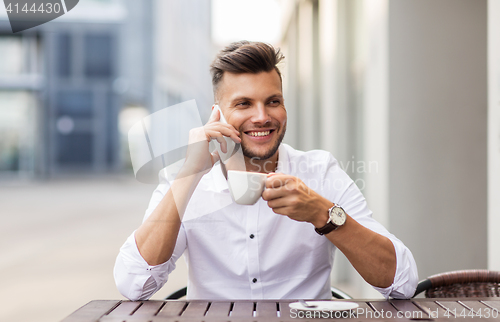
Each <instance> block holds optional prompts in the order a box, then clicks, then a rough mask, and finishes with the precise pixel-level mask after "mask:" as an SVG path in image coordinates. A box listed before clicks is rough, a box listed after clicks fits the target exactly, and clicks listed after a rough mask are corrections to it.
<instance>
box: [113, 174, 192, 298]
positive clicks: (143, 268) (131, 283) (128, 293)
mask: <svg viewBox="0 0 500 322" xmlns="http://www.w3.org/2000/svg"><path fill="white" fill-rule="evenodd" d="M163 172H164V171H162V174H160V184H159V185H158V187H157V188H156V190H155V191H154V192H153V195H152V197H151V200H150V202H149V206H148V209H147V210H146V214H145V216H144V221H145V220H146V219H147V218H148V217H149V215H151V213H152V212H153V210H154V209H156V206H158V204H159V203H160V201H161V200H162V199H163V197H164V195H165V193H166V192H167V191H168V189H169V188H170V184H169V182H168V181H167V179H166V176H165V174H164V173H163ZM186 245H187V243H186V234H185V230H184V225H183V224H181V228H180V230H179V234H178V235H177V241H176V244H175V248H174V252H173V254H172V256H171V257H170V259H169V260H168V261H166V262H165V263H162V264H159V265H155V266H151V265H149V264H148V263H147V262H146V260H144V258H143V257H142V255H141V254H140V252H139V249H138V248H137V244H136V241H135V231H134V232H133V233H132V234H131V235H130V236H129V237H128V238H127V240H126V241H125V243H124V244H123V246H122V247H121V248H120V252H119V253H118V256H117V258H116V262H115V267H114V271H113V275H114V278H115V283H116V286H117V288H118V291H119V292H120V293H121V294H122V295H123V296H125V297H126V298H128V299H129V300H132V301H137V300H147V299H149V298H150V297H151V296H153V294H155V293H156V292H157V291H158V290H159V289H160V288H161V287H162V286H163V285H164V284H165V283H166V282H167V280H168V275H169V274H170V273H171V272H172V271H173V270H174V269H175V263H176V261H177V260H178V259H179V258H180V257H181V256H182V254H183V253H184V250H185V249H186Z"/></svg>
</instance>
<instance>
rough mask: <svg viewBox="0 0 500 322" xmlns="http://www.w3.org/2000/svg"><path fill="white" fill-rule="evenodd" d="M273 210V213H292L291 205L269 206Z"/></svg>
mask: <svg viewBox="0 0 500 322" xmlns="http://www.w3.org/2000/svg"><path fill="white" fill-rule="evenodd" d="M271 209H272V210H273V212H274V213H275V214H278V215H283V216H289V215H290V214H292V211H293V209H292V207H288V206H286V207H277V208H271Z"/></svg>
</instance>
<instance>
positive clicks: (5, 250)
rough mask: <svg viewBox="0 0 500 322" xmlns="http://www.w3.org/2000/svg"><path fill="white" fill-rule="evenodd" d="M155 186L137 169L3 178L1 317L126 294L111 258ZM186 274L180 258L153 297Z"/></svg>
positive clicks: (55, 313)
mask: <svg viewBox="0 0 500 322" xmlns="http://www.w3.org/2000/svg"><path fill="white" fill-rule="evenodd" d="M154 188H155V186H154V185H145V184H142V183H139V182H137V181H135V180H134V179H133V177H132V175H130V176H104V177H90V178H89V177H74V178H71V179H70V178H64V179H56V180H50V181H43V182H0V218H1V220H2V224H1V225H0V285H1V286H0V303H1V305H0V321H8V322H17V321H19V322H34V321H36V322H49V321H50V322H54V321H60V320H62V319H63V318H65V317H66V316H68V315H69V314H71V313H72V312H73V311H75V310H76V309H78V308H79V307H81V306H83V305H84V304H86V303H88V302H89V301H91V300H94V299H124V298H123V297H122V296H121V295H120V293H119V292H118V291H117V290H116V287H115V284H114V280H113V266H114V261H115V258H116V255H117V254H118V250H119V248H120V246H121V245H122V244H123V242H124V241H125V239H126V238H127V237H128V236H129V235H130V234H131V233H132V231H133V230H134V229H136V228H137V227H138V226H139V225H140V223H141V221H142V218H143V215H144V211H145V209H146V207H147V205H148V202H149V198H150V196H151V193H152V191H153V190H154ZM186 281H187V275H186V265H185V263H184V259H180V260H179V261H178V268H177V269H176V270H175V271H174V273H173V274H172V275H171V276H170V278H169V282H168V283H167V285H166V286H165V287H164V288H163V289H162V290H160V292H158V293H157V294H156V295H155V296H154V297H153V298H156V299H161V298H164V297H165V296H166V295H168V294H170V293H171V292H172V291H174V290H176V289H178V288H180V287H183V286H185V285H186Z"/></svg>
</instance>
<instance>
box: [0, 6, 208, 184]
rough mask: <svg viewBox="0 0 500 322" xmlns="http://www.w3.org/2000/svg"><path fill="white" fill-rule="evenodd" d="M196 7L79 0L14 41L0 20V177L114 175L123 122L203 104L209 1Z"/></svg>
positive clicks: (123, 157) (123, 146)
mask: <svg viewBox="0 0 500 322" xmlns="http://www.w3.org/2000/svg"><path fill="white" fill-rule="evenodd" d="M198 2H199V1H182V2H179V1H159V0H145V1H140V2H138V1H133V0H87V1H80V3H79V4H78V5H77V7H75V8H74V9H73V10H72V11H70V12H68V13H67V14H65V15H64V16H62V17H60V18H58V19H56V20H54V21H51V22H49V23H46V24H43V25H41V26H38V27H35V28H32V29H29V30H26V31H23V32H20V33H16V34H12V31H11V29H10V25H9V22H8V20H7V16H6V13H5V12H3V15H2V14H0V176H1V177H5V176H13V177H20V176H21V177H29V178H35V177H51V176H54V175H59V174H64V173H82V172H83V173H106V172H115V171H119V170H120V169H122V168H123V167H124V165H127V164H128V163H129V162H130V160H129V159H130V158H129V156H128V145H127V141H126V135H127V131H128V128H129V127H130V126H131V123H133V122H135V121H137V120H138V118H140V117H142V116H145V115H147V114H149V113H150V112H152V111H155V110H158V109H161V108H164V107H167V106H169V105H172V104H175V103H178V102H180V101H183V100H188V99H192V98H195V99H196V100H197V102H198V105H199V106H200V105H202V106H205V105H207V104H209V102H210V98H211V89H210V78H209V76H208V65H209V62H210V59H211V55H212V48H211V38H210V1H203V2H200V3H198ZM2 9H3V8H2ZM202 115H203V114H202Z"/></svg>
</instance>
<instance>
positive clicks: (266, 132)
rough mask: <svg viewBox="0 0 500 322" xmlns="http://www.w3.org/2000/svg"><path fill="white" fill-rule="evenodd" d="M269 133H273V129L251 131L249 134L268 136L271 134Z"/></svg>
mask: <svg viewBox="0 0 500 322" xmlns="http://www.w3.org/2000/svg"><path fill="white" fill-rule="evenodd" d="M269 133H271V131H264V132H249V133H248V134H249V135H250V136H266V135H269Z"/></svg>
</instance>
